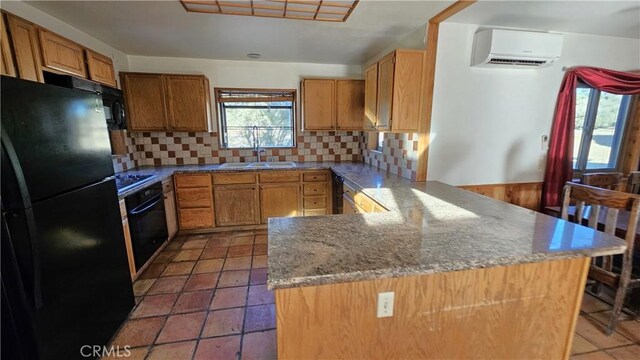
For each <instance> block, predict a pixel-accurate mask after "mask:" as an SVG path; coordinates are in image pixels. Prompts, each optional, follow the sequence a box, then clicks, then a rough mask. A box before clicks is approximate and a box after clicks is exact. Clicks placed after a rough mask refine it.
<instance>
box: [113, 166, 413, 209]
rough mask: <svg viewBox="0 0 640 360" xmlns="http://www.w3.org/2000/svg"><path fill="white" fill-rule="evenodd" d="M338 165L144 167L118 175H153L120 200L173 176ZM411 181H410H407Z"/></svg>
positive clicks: (330, 167)
mask: <svg viewBox="0 0 640 360" xmlns="http://www.w3.org/2000/svg"><path fill="white" fill-rule="evenodd" d="M336 164H340V163H337V162H306V163H304V162H301V163H296V166H295V167H291V168H245V169H242V168H240V169H233V168H229V169H225V168H223V169H220V168H219V167H220V165H219V164H212V165H160V166H142V167H137V168H134V169H130V170H126V171H121V172H118V173H116V175H121V174H125V175H129V174H132V175H133V174H135V175H138V174H140V175H153V178H150V179H148V180H147V181H144V182H142V183H141V184H140V185H137V186H134V187H131V188H129V189H126V190H125V191H121V192H118V200H122V199H124V198H125V197H127V196H129V195H131V194H134V193H136V192H138V191H140V190H144V189H146V188H147V187H149V186H150V185H152V184H155V183H157V182H159V181H160V182H161V181H164V180H165V179H167V178H169V177H171V176H173V174H197V173H203V172H215V173H222V172H238V171H295V170H332V169H333V168H334V167H335V166H336ZM342 164H349V165H351V166H359V165H364V166H369V165H365V164H364V163H354V162H344V163H342ZM407 181H409V180H407Z"/></svg>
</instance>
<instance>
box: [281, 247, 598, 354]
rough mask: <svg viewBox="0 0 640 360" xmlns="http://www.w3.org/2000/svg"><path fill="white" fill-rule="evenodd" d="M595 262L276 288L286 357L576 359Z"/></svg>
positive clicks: (542, 263)
mask: <svg viewBox="0 0 640 360" xmlns="http://www.w3.org/2000/svg"><path fill="white" fill-rule="evenodd" d="M589 261H590V260H589V259H588V258H580V259H567V260H557V261H546V262H536V263H530V264H518V265H511V266H494V267H490V268H486V269H472V270H463V271H453V272H442V273H436V274H428V275H418V276H401V277H396V278H384V279H382V278H381V279H373V280H362V281H353V282H346V283H336V284H326V285H316V286H301V287H292V288H285V289H275V312H276V315H275V319H276V334H277V346H276V348H277V351H278V356H277V358H278V359H471V358H473V359H524V358H526V359H568V358H569V356H570V354H571V342H572V339H573V334H574V331H575V324H576V320H577V317H578V315H579V312H580V303H581V300H582V293H583V292H584V286H585V285H584V284H585V279H586V276H587V272H588V268H589ZM505 284H508V285H507V286H505ZM551 284H553V285H551ZM380 292H393V293H394V294H395V301H394V305H393V316H391V317H383V318H378V317H376V307H377V305H378V304H377V302H376V298H377V297H378V294H379V293H380ZM549 329H553V330H552V331H549ZM596 331H598V330H596Z"/></svg>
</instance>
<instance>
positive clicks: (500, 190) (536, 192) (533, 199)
mask: <svg viewBox="0 0 640 360" xmlns="http://www.w3.org/2000/svg"><path fill="white" fill-rule="evenodd" d="M458 187H459V188H461V189H464V190H469V191H473V192H475V193H478V194H482V195H485V196H488V197H491V198H494V199H496V200H500V201H505V202H508V203H510V204H514V205H518V206H522V207H524V208H527V209H531V210H535V211H540V210H541V209H540V204H541V202H540V199H541V197H542V183H541V182H530V183H513V184H488V185H463V186H458Z"/></svg>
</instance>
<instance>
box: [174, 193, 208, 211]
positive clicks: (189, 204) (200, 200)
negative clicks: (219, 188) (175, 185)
mask: <svg viewBox="0 0 640 360" xmlns="http://www.w3.org/2000/svg"><path fill="white" fill-rule="evenodd" d="M177 194H178V208H180V209H185V208H204V207H211V197H212V196H213V194H212V193H211V189H210V188H192V189H178V191H177Z"/></svg>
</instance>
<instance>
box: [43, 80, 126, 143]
mask: <svg viewBox="0 0 640 360" xmlns="http://www.w3.org/2000/svg"><path fill="white" fill-rule="evenodd" d="M44 82H45V83H46V84H51V85H57V86H62V87H66V88H71V89H80V90H85V91H90V92H93V93H96V94H98V95H100V96H101V97H102V104H103V106H104V117H105V118H106V119H107V127H108V128H109V130H122V129H126V128H127V119H126V115H125V111H124V109H125V108H124V96H123V94H122V91H121V90H118V89H116V88H112V87H110V86H105V85H102V84H98V83H97V82H94V81H91V80H87V79H81V78H77V77H75V76H71V75H59V74H54V73H50V72H46V71H45V72H44Z"/></svg>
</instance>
